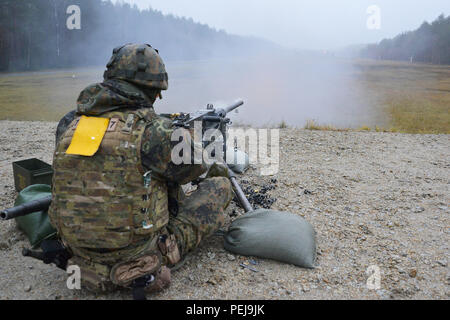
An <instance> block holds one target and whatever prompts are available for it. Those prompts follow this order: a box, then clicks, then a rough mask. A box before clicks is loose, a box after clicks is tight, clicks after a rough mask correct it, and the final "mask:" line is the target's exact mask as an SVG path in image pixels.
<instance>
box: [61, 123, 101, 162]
mask: <svg viewBox="0 0 450 320" xmlns="http://www.w3.org/2000/svg"><path fill="white" fill-rule="evenodd" d="M108 125H109V119H107V118H96V117H86V116H81V119H80V121H79V122H78V125H77V128H76V129H75V132H74V134H73V137H72V141H71V142H70V146H69V148H67V151H66V154H73V155H79V156H87V157H91V156H93V155H94V154H95V153H96V152H97V150H98V148H99V147H100V144H101V143H102V140H103V137H104V136H105V132H106V130H107V129H108Z"/></svg>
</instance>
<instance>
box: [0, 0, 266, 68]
mask: <svg viewBox="0 0 450 320" xmlns="http://www.w3.org/2000/svg"><path fill="white" fill-rule="evenodd" d="M73 5H76V6H78V7H79V9H80V11H79V12H77V10H73ZM71 6H72V7H71ZM69 7H70V8H69ZM68 9H71V10H68ZM129 42H140V43H149V44H151V45H152V46H153V47H155V48H157V49H159V51H160V53H161V55H162V56H163V58H164V59H165V60H192V59H203V58H211V57H225V56H229V55H233V54H238V53H239V54H245V53H248V52H250V51H252V50H253V51H254V50H259V49H261V48H264V47H267V46H271V44H269V43H267V42H265V41H262V40H259V39H255V38H244V37H238V36H233V35H229V34H227V33H225V32H224V31H217V30H215V29H212V28H210V27H209V26H207V25H204V24H199V23H195V22H194V21H193V20H192V19H186V18H178V17H174V16H172V15H163V14H162V13H161V12H159V11H157V10H153V9H147V10H142V11H141V10H139V9H138V7H137V6H135V5H134V6H130V5H129V4H127V3H124V2H121V3H119V4H112V3H111V2H110V1H109V0H108V1H102V0H0V71H25V70H38V69H48V68H66V67H79V66H90V65H105V64H106V62H107V61H108V58H109V56H110V55H111V52H112V49H113V48H114V47H116V46H118V45H121V44H125V43H129Z"/></svg>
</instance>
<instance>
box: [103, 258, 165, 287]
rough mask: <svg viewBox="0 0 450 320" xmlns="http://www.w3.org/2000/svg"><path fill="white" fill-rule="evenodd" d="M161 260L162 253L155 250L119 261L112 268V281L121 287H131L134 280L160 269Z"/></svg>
mask: <svg viewBox="0 0 450 320" xmlns="http://www.w3.org/2000/svg"><path fill="white" fill-rule="evenodd" d="M161 261H162V257H161V253H159V252H156V251H155V252H150V253H147V254H145V255H143V256H141V257H139V258H135V259H133V260H131V261H127V262H122V263H118V264H116V265H115V266H114V267H113V268H112V270H111V281H112V282H113V283H114V284H116V285H118V286H121V287H130V286H131V284H132V283H133V281H134V280H137V279H139V278H141V277H143V276H146V275H151V274H153V273H155V272H157V271H158V270H160V268H161Z"/></svg>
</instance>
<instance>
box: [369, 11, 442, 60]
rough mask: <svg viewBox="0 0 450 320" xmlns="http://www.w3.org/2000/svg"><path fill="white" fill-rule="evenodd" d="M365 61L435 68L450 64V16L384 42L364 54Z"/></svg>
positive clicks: (424, 24)
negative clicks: (394, 62)
mask: <svg viewBox="0 0 450 320" xmlns="http://www.w3.org/2000/svg"><path fill="white" fill-rule="evenodd" d="M361 56H362V57H364V58H370V59H377V60H397V61H410V62H423V63H432V64H450V16H448V17H445V15H444V14H441V15H440V16H439V17H438V18H437V19H436V20H435V21H433V22H432V23H428V22H424V23H423V24H422V25H421V26H420V28H418V29H417V30H414V31H409V32H404V33H402V34H400V35H398V36H396V37H395V38H393V39H384V40H382V41H381V42H380V43H378V44H371V45H368V46H367V47H365V48H364V49H363V50H362V51H361Z"/></svg>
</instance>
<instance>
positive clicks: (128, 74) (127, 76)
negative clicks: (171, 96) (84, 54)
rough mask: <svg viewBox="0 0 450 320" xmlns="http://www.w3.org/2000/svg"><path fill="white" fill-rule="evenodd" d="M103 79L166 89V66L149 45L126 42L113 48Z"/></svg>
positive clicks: (156, 51)
mask: <svg viewBox="0 0 450 320" xmlns="http://www.w3.org/2000/svg"><path fill="white" fill-rule="evenodd" d="M106 67H107V70H106V71H105V74H104V76H103V77H104V79H105V80H109V79H118V80H125V81H128V82H130V83H133V84H136V85H138V86H140V87H147V88H154V89H160V90H167V88H168V76H167V73H166V67H165V65H164V62H163V61H162V59H161V57H160V56H159V54H158V50H155V49H153V48H152V47H151V46H150V45H148V44H144V45H140V44H127V45H125V46H122V47H117V48H115V49H114V50H113V55H112V57H111V60H110V61H109V62H108V64H107V65H106Z"/></svg>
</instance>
